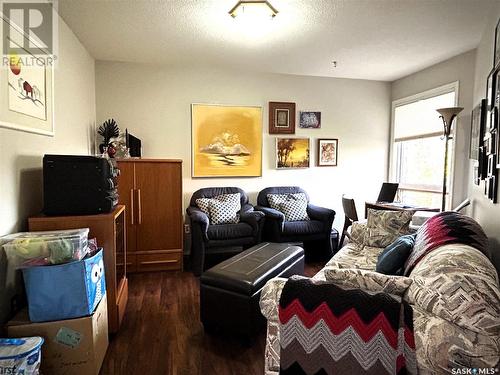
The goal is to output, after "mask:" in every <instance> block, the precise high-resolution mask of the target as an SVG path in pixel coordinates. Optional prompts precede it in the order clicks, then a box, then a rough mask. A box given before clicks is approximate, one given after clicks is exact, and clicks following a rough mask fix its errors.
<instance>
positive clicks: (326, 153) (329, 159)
mask: <svg viewBox="0 0 500 375" xmlns="http://www.w3.org/2000/svg"><path fill="white" fill-rule="evenodd" d="M338 147H339V140H338V139H335V138H333V139H318V158H317V160H318V167H336V166H337V158H338V152H339V150H338Z"/></svg>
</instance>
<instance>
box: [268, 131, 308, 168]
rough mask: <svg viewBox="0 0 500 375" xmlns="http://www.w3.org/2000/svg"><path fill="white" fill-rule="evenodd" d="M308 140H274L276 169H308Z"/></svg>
mask: <svg viewBox="0 0 500 375" xmlns="http://www.w3.org/2000/svg"><path fill="white" fill-rule="evenodd" d="M309 155H310V146H309V138H276V169H298V168H309V160H310V157H309Z"/></svg>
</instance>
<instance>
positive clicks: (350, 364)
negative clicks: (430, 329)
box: [279, 277, 417, 375]
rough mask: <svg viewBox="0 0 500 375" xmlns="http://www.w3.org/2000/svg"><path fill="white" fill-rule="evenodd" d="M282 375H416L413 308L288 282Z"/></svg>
mask: <svg viewBox="0 0 500 375" xmlns="http://www.w3.org/2000/svg"><path fill="white" fill-rule="evenodd" d="M279 321H280V332H281V336H280V347H281V355H280V358H281V360H280V374H283V375H290V374H294V375H296V374H307V375H313V374H314V375H331V374H377V375H383V374H391V375H395V374H416V372H417V371H416V359H415V343H414V336H413V314H412V309H411V307H410V306H409V305H408V304H406V303H405V302H404V301H401V300H398V299H397V297H393V296H391V295H389V294H386V293H376V294H371V293H367V292H364V291H362V290H359V289H353V290H346V289H342V288H340V287H339V286H336V285H335V284H333V283H331V282H328V281H318V280H311V279H306V278H300V277H292V278H290V279H289V280H288V281H287V282H286V284H285V286H284V288H283V291H282V294H281V298H280V302H279Z"/></svg>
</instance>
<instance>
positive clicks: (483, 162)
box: [478, 146, 488, 180]
mask: <svg viewBox="0 0 500 375" xmlns="http://www.w3.org/2000/svg"><path fill="white" fill-rule="evenodd" d="M478 175H479V179H480V180H484V179H485V178H486V177H487V175H488V155H487V154H486V147H485V146H480V147H479V163H478Z"/></svg>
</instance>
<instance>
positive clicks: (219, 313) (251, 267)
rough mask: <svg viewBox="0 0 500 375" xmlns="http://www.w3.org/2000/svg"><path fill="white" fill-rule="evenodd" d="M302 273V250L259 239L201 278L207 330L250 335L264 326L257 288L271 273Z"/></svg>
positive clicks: (248, 336)
mask: <svg viewBox="0 0 500 375" xmlns="http://www.w3.org/2000/svg"><path fill="white" fill-rule="evenodd" d="M303 273H304V250H303V249H302V248H301V247H298V246H292V245H287V244H280V243H268V242H267V243H261V244H258V245H255V246H253V247H251V248H250V249H247V250H245V251H243V252H241V253H240V254H238V255H236V256H234V257H232V258H230V259H228V260H226V261H224V262H222V263H220V264H218V265H216V266H215V267H213V268H210V269H209V270H207V271H206V272H205V273H203V274H202V275H201V278H200V317H201V322H202V323H203V326H204V327H205V330H206V331H209V332H211V331H218V330H221V331H225V332H227V333H232V334H235V335H239V336H244V337H246V338H250V337H251V336H253V335H254V334H255V333H257V332H258V331H259V329H260V328H261V327H263V326H264V323H265V319H264V317H263V316H262V314H261V312H260V308H259V298H260V291H261V289H262V287H263V286H264V284H265V283H266V282H267V281H268V280H270V279H272V278H273V277H277V276H280V277H289V276H292V275H302V274H303Z"/></svg>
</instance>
